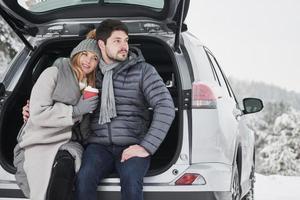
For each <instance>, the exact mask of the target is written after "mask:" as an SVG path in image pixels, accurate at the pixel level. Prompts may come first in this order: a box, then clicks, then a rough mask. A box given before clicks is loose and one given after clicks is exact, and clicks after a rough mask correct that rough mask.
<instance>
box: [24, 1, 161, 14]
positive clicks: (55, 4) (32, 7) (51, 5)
mask: <svg viewBox="0 0 300 200" xmlns="http://www.w3.org/2000/svg"><path fill="white" fill-rule="evenodd" d="M99 2H102V1H99V0H18V4H19V5H20V6H22V7H23V8H25V9H26V10H29V11H31V12H44V11H49V10H54V9H57V8H63V7H68V6H75V5H82V4H105V5H107V4H130V5H140V6H146V7H150V8H154V9H157V10H158V11H160V10H162V8H163V7H164V0H104V1H103V3H99Z"/></svg>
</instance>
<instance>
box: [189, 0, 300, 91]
mask: <svg viewBox="0 0 300 200" xmlns="http://www.w3.org/2000/svg"><path fill="white" fill-rule="evenodd" d="M299 12H300V1H299V0H244V1H241V0H226V1H219V0H191V4H190V8H189V13H188V16H187V18H186V20H185V22H186V23H187V25H188V28H189V31H190V32H191V33H193V34H194V35H196V36H197V37H198V38H199V39H200V40H201V42H202V43H204V44H205V45H206V46H208V48H209V49H210V50H211V51H212V52H213V53H214V54H215V56H216V58H217V59H218V61H219V62H220V64H221V66H222V68H223V70H224V71H225V73H226V74H227V75H230V76H233V77H235V78H238V79H242V80H243V79H245V80H256V81H263V82H266V83H271V84H274V85H278V86H280V87H282V88H285V89H288V90H294V91H297V92H300V55H299V54H300V14H299Z"/></svg>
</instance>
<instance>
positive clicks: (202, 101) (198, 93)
mask: <svg viewBox="0 0 300 200" xmlns="http://www.w3.org/2000/svg"><path fill="white" fill-rule="evenodd" d="M192 108H204V109H215V108H217V101H216V96H215V94H214V92H213V90H212V89H211V87H209V86H208V85H207V84H205V83H202V82H194V83H193V88H192Z"/></svg>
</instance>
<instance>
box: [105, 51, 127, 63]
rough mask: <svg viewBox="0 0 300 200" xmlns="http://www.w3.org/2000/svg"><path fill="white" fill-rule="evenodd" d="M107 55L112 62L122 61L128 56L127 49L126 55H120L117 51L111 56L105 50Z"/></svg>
mask: <svg viewBox="0 0 300 200" xmlns="http://www.w3.org/2000/svg"><path fill="white" fill-rule="evenodd" d="M118 55H120V56H118ZM107 56H108V57H109V59H111V60H112V61H114V62H123V61H125V60H126V59H127V58H128V51H127V53H126V56H122V55H121V53H120V52H118V53H117V54H116V55H115V56H111V55H110V53H108V52H107Z"/></svg>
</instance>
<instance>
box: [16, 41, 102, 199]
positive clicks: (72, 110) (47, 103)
mask: <svg viewBox="0 0 300 200" xmlns="http://www.w3.org/2000/svg"><path fill="white" fill-rule="evenodd" d="M99 60H100V51H99V49H98V45H97V42H96V40H94V39H91V38H88V39H85V40H83V41H81V42H80V43H79V44H78V45H77V46H76V47H75V48H74V49H73V51H72V52H71V55H70V58H69V59H68V58H60V59H58V60H57V61H55V63H54V66H52V67H49V68H47V69H46V70H45V71H44V72H43V73H42V74H41V75H40V77H39V79H38V80H37V82H36V84H35V85H34V87H33V89H32V92H31V96H30V106H29V110H30V117H29V119H28V121H27V123H26V125H25V126H24V128H23V130H22V131H21V132H20V135H19V136H18V144H17V146H16V148H15V160H14V164H15V166H16V167H17V174H16V179H17V181H18V182H19V183H20V184H19V186H20V187H21V189H22V190H23V192H24V194H25V195H26V196H28V197H29V198H30V199H31V200H44V199H45V198H46V192H47V187H48V184H49V179H50V175H51V170H52V166H53V161H54V158H55V156H56V154H57V152H58V150H59V149H60V148H62V147H63V146H65V145H66V144H69V143H70V140H71V135H72V130H71V129H72V126H73V125H74V123H76V122H77V121H80V120H81V119H82V116H83V115H85V114H87V113H89V112H92V111H93V110H94V109H95V108H96V107H97V104H98V96H96V97H91V98H89V99H83V97H82V95H81V91H82V90H83V89H84V88H85V87H86V86H88V85H90V86H95V68H96V67H97V66H98V63H99ZM71 146H73V147H76V148H79V150H80V146H79V145H76V144H75V145H74V144H73V145H71ZM20 149H21V150H22V151H20ZM81 151H82V149H81ZM16 153H17V155H16ZM80 153H81V152H79V153H77V158H76V160H77V161H80V159H81V158H80V156H81V155H80ZM21 157H23V158H21ZM77 161H76V162H77ZM77 163H78V162H77ZM76 169H77V170H78V169H79V166H78V165H77V166H76ZM22 170H24V172H25V175H26V177H25V178H26V179H27V181H28V186H29V187H27V186H26V183H25V184H24V180H18V179H20V177H21V176H19V177H18V172H19V174H20V171H22ZM22 178H24V177H21V179H22Z"/></svg>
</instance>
